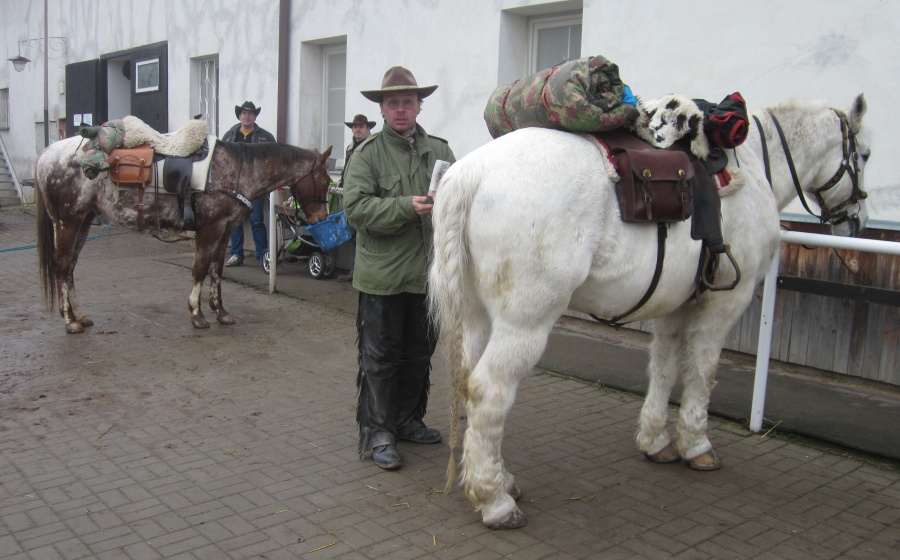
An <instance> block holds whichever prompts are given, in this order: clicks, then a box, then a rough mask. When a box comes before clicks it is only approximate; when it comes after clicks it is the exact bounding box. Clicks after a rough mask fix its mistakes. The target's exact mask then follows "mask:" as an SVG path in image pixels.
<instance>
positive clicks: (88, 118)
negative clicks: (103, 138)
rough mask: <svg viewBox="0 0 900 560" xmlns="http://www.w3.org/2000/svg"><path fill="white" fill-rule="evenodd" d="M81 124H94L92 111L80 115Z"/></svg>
mask: <svg viewBox="0 0 900 560" xmlns="http://www.w3.org/2000/svg"><path fill="white" fill-rule="evenodd" d="M81 124H83V125H84V126H93V125H94V114H93V113H85V114H83V115H81Z"/></svg>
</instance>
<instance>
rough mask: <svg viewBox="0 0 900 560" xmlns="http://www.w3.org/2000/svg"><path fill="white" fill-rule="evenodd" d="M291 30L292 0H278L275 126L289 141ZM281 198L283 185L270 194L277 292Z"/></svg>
mask: <svg viewBox="0 0 900 560" xmlns="http://www.w3.org/2000/svg"><path fill="white" fill-rule="evenodd" d="M290 31H291V0H278V112H277V115H278V117H277V118H278V123H277V125H276V128H275V140H277V141H278V142H282V143H284V142H287V121H288V57H289V56H290ZM276 199H278V200H279V201H280V199H281V187H279V188H277V189H275V191H274V192H272V194H270V195H269V293H270V294H273V293H275V291H276V289H277V284H276V277H277V272H276V268H277V267H278V265H277V263H276V261H277V260H278V259H277V258H276V256H277V255H278V248H277V247H276V246H275V244H276V243H277V240H278V235H277V233H276V231H275V228H276V226H277V225H278V224H277V220H276V219H275V201H276Z"/></svg>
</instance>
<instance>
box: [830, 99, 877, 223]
mask: <svg viewBox="0 0 900 560" xmlns="http://www.w3.org/2000/svg"><path fill="white" fill-rule="evenodd" d="M865 113H866V99H865V98H864V97H863V95H862V94H859V95H858V96H857V97H856V99H855V100H854V101H853V106H852V107H851V108H850V112H849V113H847V115H846V122H844V121H843V117H841V118H842V122H841V128H842V130H843V129H844V128H845V127H846V132H845V135H846V140H845V141H844V142H842V144H843V146H842V148H841V150H842V157H841V164H840V167H839V169H838V171H837V173H835V175H834V176H833V177H832V179H831V180H830V181H829V183H827V184H830V183H831V182H834V184H833V185H832V186H831V187H828V188H827V189H820V190H819V191H817V196H818V197H819V199H818V200H819V206H822V212H823V215H825V216H826V217H827V218H828V221H829V222H830V223H831V224H832V234H833V235H841V236H844V237H856V236H857V235H859V233H860V232H861V231H862V230H863V229H865V227H866V223H867V222H868V220H869V213H868V211H867V210H866V196H867V195H866V192H865V191H864V190H863V174H864V171H865V167H866V162H867V161H868V160H869V155H870V154H871V150H870V148H869V136H868V134H867V131H866V130H865V129H864V128H863V126H862V117H863V115H865ZM848 192H849V195H848V194H847V193H848Z"/></svg>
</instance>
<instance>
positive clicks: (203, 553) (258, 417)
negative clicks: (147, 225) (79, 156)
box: [0, 210, 900, 560]
mask: <svg viewBox="0 0 900 560" xmlns="http://www.w3.org/2000/svg"><path fill="white" fill-rule="evenodd" d="M102 229H103V228H100V227H95V228H93V229H92V233H99V232H100V231H101V230H102ZM33 231H34V227H33V217H32V216H30V215H28V214H22V213H20V212H19V211H17V210H9V211H7V210H4V211H3V212H0V337H2V343H0V559H3V560H7V559H15V560H19V559H35V560H49V559H54V558H65V559H82V558H98V559H129V560H150V559H157V558H166V559H191V560H206V559H231V558H235V559H248V560H249V559H270V560H276V559H293V558H309V559H328V558H349V559H375V558H391V559H401V560H402V559H411V558H434V559H442V560H450V559H457V558H478V559H481V558H485V559H492V558H498V559H499V558H514V559H521V560H530V559H541V558H548V559H549V558H553V559H558V558H559V559H565V558H604V559H605V558H610V559H616V558H648V559H657V558H659V559H662V558H680V559H694V558H696V559H705V558H735V559H744V558H766V559H770V558H771V559H785V560H787V559H795V558H796V559H799V558H816V559H820V558H821V559H829V558H859V559H869V558H885V559H887V558H897V557H900V471H898V469H896V468H895V467H894V468H892V467H891V465H890V464H888V465H887V466H884V465H878V464H871V463H869V462H864V461H861V460H859V459H858V458H856V457H854V456H853V455H851V454H849V453H840V452H838V453H835V452H832V451H826V450H822V449H819V448H816V447H811V446H806V445H802V444H800V443H796V442H792V441H788V440H783V439H778V438H773V437H760V436H756V435H751V434H748V433H747V432H745V431H744V430H743V429H741V427H740V426H739V425H736V424H733V423H730V422H726V421H721V420H714V421H713V422H712V426H713V428H712V432H713V439H714V442H715V444H716V445H717V451H718V453H719V456H720V457H721V458H722V459H723V461H724V462H725V464H726V468H725V469H724V470H722V471H719V472H716V473H698V472H693V471H691V470H689V469H687V468H686V467H684V465H655V464H650V463H647V462H645V461H643V460H642V458H641V456H640V454H639V453H638V452H637V451H636V450H635V447H634V444H633V441H632V435H633V432H634V427H635V423H636V418H637V414H638V410H639V408H640V404H641V403H640V400H639V399H638V398H637V397H635V396H633V395H629V394H626V393H621V392H613V391H609V390H605V389H602V388H598V387H595V386H592V385H589V384H585V383H583V382H579V381H575V380H570V379H566V378H562V377H558V376H554V375H548V374H535V375H533V376H531V377H529V378H528V379H526V380H525V381H524V382H523V383H522V386H521V388H520V391H519V396H518V399H517V403H516V405H515V407H514V408H513V411H512V413H511V417H510V420H509V422H508V424H507V436H506V440H505V442H504V457H505V459H506V461H507V463H508V468H509V470H510V471H511V472H513V473H514V474H515V475H516V476H517V479H518V481H519V485H520V486H521V488H522V490H523V493H524V495H523V498H522V503H521V507H522V509H523V511H524V512H525V513H526V515H527V516H528V519H529V523H528V525H527V526H526V527H525V528H523V529H521V530H517V531H508V532H492V531H490V530H488V529H486V528H484V527H483V526H482V524H481V522H480V519H479V517H478V515H476V514H475V513H474V512H473V511H472V509H471V507H470V506H469V504H468V502H467V501H466V500H465V498H464V496H463V495H462V493H461V492H460V491H459V490H455V491H454V492H452V493H450V494H449V495H445V494H443V493H442V492H441V491H440V490H439V489H441V488H443V484H444V479H443V476H444V470H445V467H446V463H447V457H448V449H447V447H446V445H444V444H441V445H432V446H426V445H412V444H406V445H403V444H401V453H402V454H403V458H404V467H403V468H402V469H401V470H399V471H396V472H385V471H382V470H380V469H378V468H377V467H375V466H374V464H372V463H371V462H370V461H364V462H361V461H359V460H358V458H357V454H356V451H355V448H356V425H355V422H354V409H355V386H354V381H355V370H356V364H355V362H356V352H355V347H354V338H355V334H354V310H350V309H346V308H342V307H340V306H335V305H329V303H328V299H327V297H326V298H321V297H316V296H315V295H310V296H309V297H307V298H305V299H302V300H301V299H297V298H292V297H287V296H285V295H280V294H275V295H268V294H266V293H264V292H263V291H260V290H257V289H255V288H252V287H249V286H246V285H242V284H238V283H234V282H229V283H227V284H226V285H225V287H224V299H225V303H226V305H227V306H228V308H229V309H230V310H231V312H232V313H233V314H234V316H235V317H236V318H237V320H238V324H237V325H235V326H232V327H221V326H219V325H215V324H214V325H213V326H212V328H210V329H208V330H202V331H199V330H195V329H193V328H192V327H191V326H190V323H189V320H188V313H187V306H186V299H187V293H188V290H189V287H190V286H189V285H190V280H189V272H188V271H187V270H186V269H185V268H184V267H183V266H180V265H176V264H171V263H172V262H178V261H179V259H181V260H184V259H185V258H189V253H190V247H189V246H188V245H187V244H183V243H182V244H174V245H167V244H164V243H160V242H158V241H155V240H153V239H150V238H147V237H144V236H140V235H136V234H133V233H128V232H125V231H124V230H122V229H119V228H116V227H113V228H111V229H109V230H108V231H107V232H106V234H105V235H104V236H103V237H100V238H99V239H97V240H95V241H91V242H89V243H88V244H87V246H86V248H85V250H84V252H83V253H82V258H81V260H80V262H79V267H78V270H77V280H78V288H79V296H80V301H81V303H82V305H83V306H84V307H85V308H86V309H87V310H88V311H89V313H90V314H91V315H92V317H93V318H94V320H95V322H96V324H95V326H93V327H91V328H90V329H88V331H87V332H86V333H85V334H83V335H78V336H73V335H66V334H65V332H64V328H63V323H62V321H61V319H60V318H59V317H58V316H57V315H56V314H55V313H49V312H46V311H44V310H43V306H42V303H41V301H40V291H39V286H38V280H37V266H36V251H35V250H33V249H25V250H16V251H10V250H9V249H12V248H18V247H27V246H29V245H33V244H34V233H33ZM332 284H333V283H332ZM323 286H325V285H324V284H323ZM332 288H333V286H331V287H329V288H328V289H332ZM446 370H447V368H446V364H445V363H444V361H443V358H441V357H438V358H437V359H436V363H435V371H434V376H433V382H434V387H433V390H432V400H431V403H430V408H429V414H428V416H427V420H428V421H429V423H430V424H431V425H433V426H435V427H438V428H440V429H442V430H443V431H445V433H446V431H447V430H448V410H447V390H446Z"/></svg>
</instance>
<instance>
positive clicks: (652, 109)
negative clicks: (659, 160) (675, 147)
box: [633, 94, 709, 159]
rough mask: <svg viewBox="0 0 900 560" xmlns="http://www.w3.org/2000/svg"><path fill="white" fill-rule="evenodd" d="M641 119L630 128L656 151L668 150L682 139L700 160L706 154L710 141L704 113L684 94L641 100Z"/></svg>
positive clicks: (704, 157) (707, 153) (639, 108)
mask: <svg viewBox="0 0 900 560" xmlns="http://www.w3.org/2000/svg"><path fill="white" fill-rule="evenodd" d="M638 111H639V113H640V116H639V117H638V119H637V121H635V123H634V125H633V128H634V131H635V133H636V134H637V135H638V136H640V137H641V138H642V139H644V140H646V141H647V142H649V143H650V144H652V145H654V146H656V147H657V148H668V147H669V146H671V145H672V144H674V143H675V142H677V141H678V140H681V139H682V138H688V139H689V140H690V142H691V153H693V154H694V155H695V156H697V157H698V158H700V159H706V157H707V156H708V155H709V141H708V140H707V139H706V134H704V133H703V111H701V110H700V108H699V107H698V106H697V104H696V103H694V101H693V100H691V99H689V98H687V97H685V96H683V95H676V94H670V95H664V96H663V97H660V98H659V99H652V100H650V101H644V100H641V102H640V104H639V106H638Z"/></svg>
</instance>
